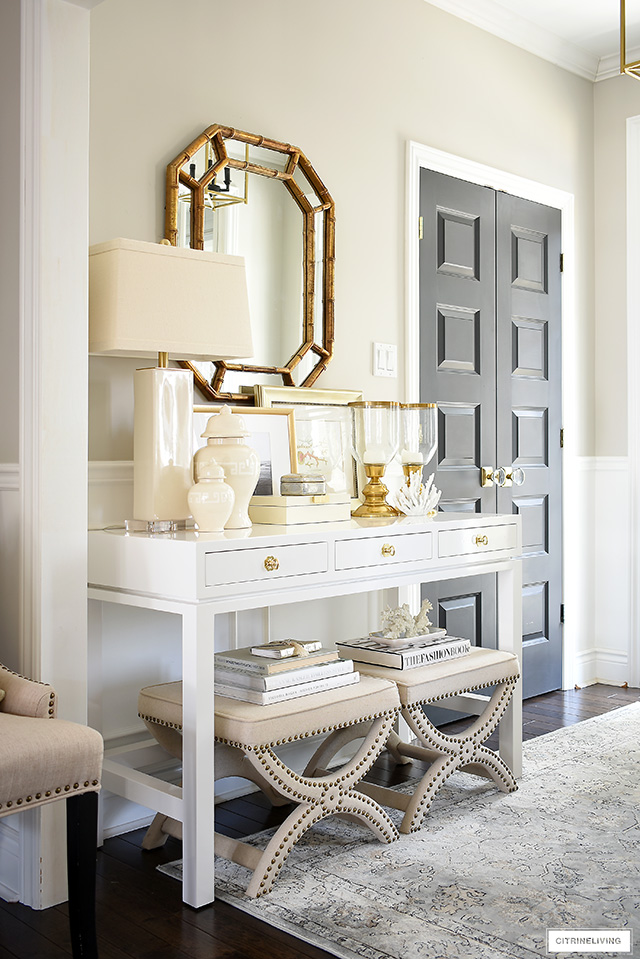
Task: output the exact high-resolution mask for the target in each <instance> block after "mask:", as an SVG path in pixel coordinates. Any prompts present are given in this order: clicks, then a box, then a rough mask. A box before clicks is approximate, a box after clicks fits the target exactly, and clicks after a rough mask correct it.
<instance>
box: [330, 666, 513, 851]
mask: <svg viewBox="0 0 640 959" xmlns="http://www.w3.org/2000/svg"><path fill="white" fill-rule="evenodd" d="M357 668H358V669H359V670H360V671H361V672H363V673H366V674H367V675H368V676H371V677H375V678H377V679H386V680H388V681H393V682H395V683H396V685H397V687H398V692H399V694H400V701H401V703H402V715H403V717H404V718H405V719H406V721H407V723H408V724H409V726H410V727H411V729H412V730H413V732H414V733H415V734H416V736H417V738H418V742H417V743H405V742H403V741H402V740H401V739H400V737H399V736H398V735H397V734H396V733H395V732H392V733H391V734H390V736H389V739H388V742H387V749H388V750H389V752H390V753H391V755H392V756H393V757H394V758H395V759H396V760H397V762H399V763H406V762H410V761H411V760H412V759H420V760H423V761H426V762H428V763H430V765H429V768H428V770H427V772H426V773H425V774H424V775H423V776H422V778H421V779H420V780H419V781H418V782H417V784H416V787H415V789H414V790H413V792H412V794H411V795H404V794H403V793H399V792H396V791H395V790H393V789H388V788H386V787H382V786H376V785H373V784H371V783H361V784H360V785H359V786H358V789H360V790H361V791H362V792H364V793H366V795H368V796H370V797H371V798H373V799H375V800H376V801H377V802H379V803H381V804H382V805H386V806H391V807H393V808H395V809H401V810H404V817H403V820H402V823H401V826H400V832H402V833H409V832H414V831H415V830H416V829H418V828H419V827H420V824H421V822H422V820H423V818H424V816H425V815H426V813H427V811H428V809H429V807H430V805H431V803H432V801H433V798H434V796H435V795H436V793H437V792H438V790H439V789H440V788H441V787H442V786H443V784H444V783H445V782H446V780H447V779H448V778H449V776H450V775H451V774H452V773H454V772H456V770H463V771H464V772H469V773H474V774H475V775H478V776H483V777H485V778H489V779H492V780H493V781H494V782H495V783H496V785H497V786H498V788H499V789H501V790H502V791H503V792H513V791H514V790H515V789H517V786H516V782H515V779H514V777H513V774H512V772H511V770H510V769H509V767H508V766H507V765H506V763H505V762H504V761H503V760H502V759H501V758H500V756H499V755H498V754H497V753H496V752H494V751H493V750H491V749H488V748H487V747H486V746H484V745H483V744H484V743H485V742H486V740H487V739H488V738H489V736H490V735H491V733H492V732H493V731H494V729H495V728H496V726H497V725H498V723H499V721H500V719H501V718H502V716H503V715H504V712H505V710H506V708H507V706H508V705H509V701H510V700H511V696H512V694H513V690H514V688H515V685H516V683H517V681H518V678H519V675H520V670H519V665H518V659H517V657H516V656H514V655H513V654H512V653H508V652H503V651H501V650H495V649H472V650H471V651H470V652H469V653H468V654H466V655H465V656H461V657H459V658H458V659H448V660H443V661H441V662H439V663H430V664H429V665H427V666H419V667H417V668H415V669H405V670H401V669H392V668H390V667H384V666H373V665H369V664H368V663H367V664H365V663H358V664H357ZM489 687H494V689H493V692H492V695H491V697H490V698H489V700H488V702H487V704H486V706H485V707H484V708H483V709H482V713H481V715H480V716H478V717H476V718H475V719H473V720H472V721H471V723H470V725H469V726H468V727H467V728H466V729H465V730H464V732H462V733H456V734H451V733H445V732H441V731H440V730H439V729H438V728H437V727H435V726H434V725H433V723H432V722H431V721H430V720H429V719H428V717H427V716H426V715H425V711H424V708H423V707H425V706H429V705H442V704H443V702H444V701H445V700H447V699H450V698H452V697H455V696H462V695H464V694H465V693H476V692H477V691H478V690H482V689H488V688H489ZM348 739H349V736H348V730H347V731H345V734H343V735H338V734H333V735H332V736H331V737H329V739H327V740H326V742H325V744H324V747H323V754H322V756H321V757H319V758H320V761H321V762H322V763H323V764H328V763H330V761H331V758H332V756H333V755H334V753H335V752H337V751H338V750H339V749H342V748H343V747H344V746H345V745H346V742H347V741H348Z"/></svg>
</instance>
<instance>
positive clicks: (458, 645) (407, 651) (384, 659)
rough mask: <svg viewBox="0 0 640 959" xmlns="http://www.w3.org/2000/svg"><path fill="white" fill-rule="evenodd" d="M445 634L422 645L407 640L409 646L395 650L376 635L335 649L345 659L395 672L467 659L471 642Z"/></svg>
mask: <svg viewBox="0 0 640 959" xmlns="http://www.w3.org/2000/svg"><path fill="white" fill-rule="evenodd" d="M442 633H443V635H440V636H438V638H436V639H429V638H426V639H425V640H424V641H423V642H422V643H420V642H418V643H416V642H415V641H413V642H412V641H410V640H407V644H406V645H404V646H403V645H394V646H393V648H390V647H389V645H385V643H384V642H382V641H380V639H378V638H376V637H375V636H365V637H363V638H362V639H350V640H347V641H345V642H336V646H337V648H338V650H339V652H340V656H343V657H344V658H345V659H349V660H355V661H356V662H358V663H373V664H374V665H376V666H391V667H392V668H393V669H415V668H417V667H418V666H426V665H427V664H428V663H440V662H442V660H444V659H455V658H457V657H458V656H464V655H465V654H466V653H468V652H469V650H470V649H471V643H470V642H469V640H468V639H460V638H458V637H456V636H447V635H446V633H444V630H443V631H442Z"/></svg>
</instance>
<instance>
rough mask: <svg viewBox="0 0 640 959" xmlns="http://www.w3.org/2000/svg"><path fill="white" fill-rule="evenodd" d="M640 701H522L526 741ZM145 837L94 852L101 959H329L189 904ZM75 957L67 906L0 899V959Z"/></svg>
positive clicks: (377, 772) (243, 820)
mask: <svg viewBox="0 0 640 959" xmlns="http://www.w3.org/2000/svg"><path fill="white" fill-rule="evenodd" d="M639 699H640V691H639V690H637V689H625V688H617V687H613V686H603V685H597V686H589V687H587V688H585V689H580V690H570V691H561V690H559V691H557V692H554V693H548V694H546V695H544V696H537V697H535V698H534V699H529V700H527V701H526V702H525V703H524V709H523V715H524V719H523V734H524V739H525V740H527V739H532V738H533V737H535V736H541V735H544V734H545V733H548V732H551V731H552V730H554V729H559V728H561V727H563V726H571V725H573V724H574V723H577V722H580V721H581V720H584V719H589V718H590V717H592V716H598V715H600V714H602V713H605V712H609V710H612V709H617V708H618V707H619V706H624V705H626V704H627V703H630V702H636V701H638V700H639ZM454 725H455V724H451V726H452V727H453V726H454ZM462 725H464V723H463V724H462ZM490 745H491V743H490ZM420 765H421V764H417V763H416V764H414V765H413V766H408V767H407V766H395V765H394V764H393V763H392V762H390V760H389V758H388V757H387V756H382V757H381V758H380V759H379V760H378V762H377V763H376V765H375V766H374V768H373V769H372V770H371V773H370V774H369V777H368V778H371V779H372V780H373V781H377V782H380V783H382V784H395V783H397V782H401V781H402V779H404V778H407V776H415V775H416V773H417V772H418V770H417V769H416V768H415V767H416V766H418V767H419V766H420ZM281 816H282V809H272V807H271V806H270V805H269V804H268V803H267V802H266V800H265V799H264V798H263V797H262V794H260V793H253V794H251V795H250V796H247V797H244V798H241V799H234V800H232V801H230V802H227V803H224V804H222V805H220V806H218V809H217V824H218V825H217V828H218V829H219V830H220V831H221V832H226V833H228V835H230V836H235V837H239V836H244V835H247V834H249V833H252V832H256V831H257V830H259V829H263V828H265V827H268V826H270V825H273V824H275V823H277V822H278V821H279V820H280V818H281ZM143 834H144V830H138V831H136V832H133V833H129V834H127V835H126V836H121V837H118V838H115V839H109V840H107V841H106V842H105V844H104V846H103V847H102V849H100V851H99V853H98V882H97V914H98V942H99V947H100V957H101V959H266V957H269V959H271V957H278V959H328V957H329V955H330V954H329V953H327V952H324V951H323V950H321V949H317V948H315V947H314V946H310V945H307V944H306V943H304V942H301V941H300V940H298V939H294V938H293V937H291V936H288V935H286V934H285V933H282V932H279V931H278V930H277V929H274V928H273V927H271V926H268V925H265V924H264V923H261V922H259V921H258V920H256V919H253V918H251V917H250V916H248V915H246V914H245V913H241V912H238V911H237V910H235V909H233V908H232V907H231V906H228V905H227V904H225V903H223V902H216V903H215V904H213V905H211V906H207V907H205V908H204V909H200V910H194V909H190V908H189V907H187V906H183V905H182V902H181V900H180V885H179V883H177V882H176V881H175V880H174V879H169V878H167V877H166V876H163V875H162V874H160V873H158V872H156V868H155V867H156V865H158V864H159V863H161V862H170V861H171V860H173V859H178V858H180V855H181V846H180V843H179V842H177V841H176V840H174V839H169V840H168V841H167V844H166V846H164V848H162V849H157V850H153V851H151V852H143V851H142V849H141V847H140V842H141V840H142V836H143ZM70 955H71V951H70V947H69V941H68V926H67V911H66V905H61V906H56V907H54V908H52V909H47V910H45V911H42V912H35V911H32V910H31V909H28V908H26V907H25V906H21V905H19V904H10V903H5V902H3V901H2V900H0V959H67V957H69V956H70Z"/></svg>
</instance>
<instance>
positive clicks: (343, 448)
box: [254, 385, 362, 499]
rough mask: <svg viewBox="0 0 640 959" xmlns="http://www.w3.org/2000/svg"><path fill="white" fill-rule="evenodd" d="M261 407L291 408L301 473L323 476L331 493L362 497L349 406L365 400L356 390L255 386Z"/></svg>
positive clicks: (257, 402) (256, 398) (297, 460)
mask: <svg viewBox="0 0 640 959" xmlns="http://www.w3.org/2000/svg"><path fill="white" fill-rule="evenodd" d="M254 395H255V400H256V405H257V407H260V408H266V409H278V408H280V407H285V406H286V407H288V408H291V409H293V411H294V414H295V436H296V462H297V471H298V472H299V473H309V472H316V473H317V472H320V473H323V474H324V475H325V477H326V480H327V489H329V490H331V491H332V492H335V493H343V492H347V493H348V494H349V496H350V497H351V498H352V499H357V497H358V472H357V468H356V463H355V460H354V458H353V454H352V452H351V410H350V409H349V407H348V404H349V403H353V402H357V401H358V400H361V399H362V393H360V392H357V391H356V390H318V389H307V388H299V387H295V386H262V385H259V386H255V387H254Z"/></svg>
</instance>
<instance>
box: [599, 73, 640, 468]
mask: <svg viewBox="0 0 640 959" xmlns="http://www.w3.org/2000/svg"><path fill="white" fill-rule="evenodd" d="M638 115H640V83H638V81H637V80H635V79H633V78H631V77H613V78H612V79H610V80H604V81H602V82H601V83H596V84H595V87H594V123H595V190H594V192H595V198H596V202H595V256H596V262H597V264H598V271H597V274H596V295H595V304H596V340H595V343H596V356H597V357H598V362H597V363H596V368H595V390H596V397H597V404H596V421H595V422H596V452H597V454H598V455H599V456H624V455H626V453H627V367H626V363H627V341H626V335H627V317H626V308H627V300H626V282H627V269H626V266H627V265H626V229H627V217H626V184H625V178H626V135H627V134H626V121H627V117H633V116H638Z"/></svg>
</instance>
